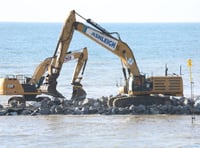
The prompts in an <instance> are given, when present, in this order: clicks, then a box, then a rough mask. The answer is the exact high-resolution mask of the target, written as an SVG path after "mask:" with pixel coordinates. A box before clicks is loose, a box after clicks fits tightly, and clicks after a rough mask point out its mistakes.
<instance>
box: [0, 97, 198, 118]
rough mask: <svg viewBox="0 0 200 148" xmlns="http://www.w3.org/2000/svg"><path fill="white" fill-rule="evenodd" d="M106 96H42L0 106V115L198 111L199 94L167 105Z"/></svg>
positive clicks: (196, 112) (179, 112) (189, 112)
mask: <svg viewBox="0 0 200 148" xmlns="http://www.w3.org/2000/svg"><path fill="white" fill-rule="evenodd" d="M109 98H110V97H101V98H97V99H91V98H86V99H84V100H81V101H76V100H59V99H54V100H50V99H44V100H42V101H41V102H26V105H25V104H17V103H15V102H12V104H10V105H9V106H3V105H0V115H51V114H62V115H84V114H103V115H118V114H119V115H126V114H132V115H140V114H145V115H147V114H184V115H189V114H200V97H196V98H195V99H193V100H194V101H193V100H191V99H189V98H185V97H182V98H171V104H166V105H155V104H154V105H142V104H140V105H137V106H136V105H130V106H127V107H110V106H108V105H107V101H108V99H109Z"/></svg>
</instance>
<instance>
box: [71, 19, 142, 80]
mask: <svg viewBox="0 0 200 148" xmlns="http://www.w3.org/2000/svg"><path fill="white" fill-rule="evenodd" d="M87 22H90V21H87ZM90 23H92V22H90ZM74 27H75V30H77V31H79V32H81V33H82V34H84V35H86V36H87V37H88V38H90V39H91V40H93V41H95V42H97V43H98V44H100V45H101V46H103V47H104V48H106V49H108V50H109V51H111V52H112V53H113V54H115V55H117V56H118V57H119V58H120V59H121V61H122V63H123V67H126V68H127V70H128V71H129V73H131V74H132V75H134V76H138V75H140V72H139V68H138V66H137V63H136V60H135V58H134V56H133V52H132V50H131V49H130V48H129V46H128V45H127V44H126V43H124V42H123V41H121V39H117V38H115V37H114V36H112V35H111V34H109V35H108V34H106V33H105V32H102V31H100V30H96V29H94V28H91V27H89V26H87V25H85V24H83V23H81V22H75V23H74Z"/></svg>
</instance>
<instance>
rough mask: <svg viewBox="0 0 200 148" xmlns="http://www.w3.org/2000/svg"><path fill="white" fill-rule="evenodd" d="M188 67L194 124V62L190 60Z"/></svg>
mask: <svg viewBox="0 0 200 148" xmlns="http://www.w3.org/2000/svg"><path fill="white" fill-rule="evenodd" d="M187 65H188V67H189V71H190V88H191V100H192V101H193V102H192V123H193V120H194V119H195V116H194V98H193V80H192V60H191V59H188V61H187Z"/></svg>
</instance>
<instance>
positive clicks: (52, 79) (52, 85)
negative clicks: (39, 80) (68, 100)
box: [40, 74, 65, 98]
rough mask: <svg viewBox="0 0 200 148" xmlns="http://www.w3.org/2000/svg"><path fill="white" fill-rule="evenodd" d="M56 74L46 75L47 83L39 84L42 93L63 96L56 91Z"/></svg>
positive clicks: (57, 96)
mask: <svg viewBox="0 0 200 148" xmlns="http://www.w3.org/2000/svg"><path fill="white" fill-rule="evenodd" d="M57 77H58V75H56V74H55V75H51V76H47V77H46V79H47V78H48V79H49V80H48V83H44V84H42V85H41V86H40V90H41V92H42V93H44V94H47V95H51V96H53V97H56V98H65V97H64V96H63V95H62V94H61V93H60V92H58V91H57V89H56V86H57V81H56V79H57Z"/></svg>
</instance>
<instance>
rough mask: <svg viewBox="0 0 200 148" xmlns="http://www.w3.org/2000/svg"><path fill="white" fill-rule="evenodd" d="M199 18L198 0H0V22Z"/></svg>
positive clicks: (199, 3)
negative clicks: (74, 15)
mask: <svg viewBox="0 0 200 148" xmlns="http://www.w3.org/2000/svg"><path fill="white" fill-rule="evenodd" d="M71 10H75V11H76V12H78V13H79V14H81V15H82V16H84V17H85V18H91V19H93V20H95V21H96V22H126V23H127V22H200V0H0V22H64V21H65V19H66V17H67V16H68V14H69V12H70V11H71Z"/></svg>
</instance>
